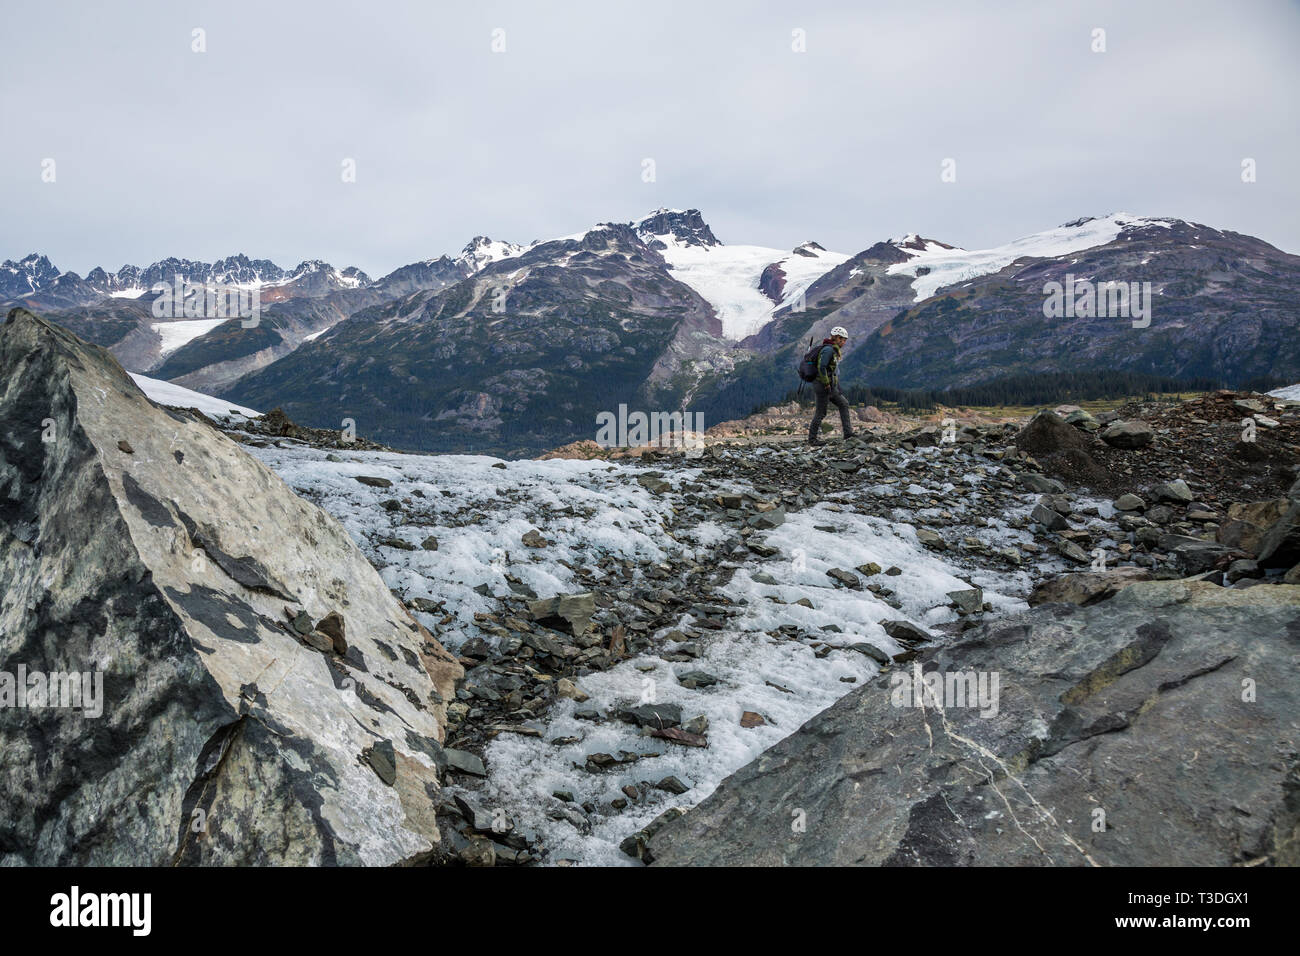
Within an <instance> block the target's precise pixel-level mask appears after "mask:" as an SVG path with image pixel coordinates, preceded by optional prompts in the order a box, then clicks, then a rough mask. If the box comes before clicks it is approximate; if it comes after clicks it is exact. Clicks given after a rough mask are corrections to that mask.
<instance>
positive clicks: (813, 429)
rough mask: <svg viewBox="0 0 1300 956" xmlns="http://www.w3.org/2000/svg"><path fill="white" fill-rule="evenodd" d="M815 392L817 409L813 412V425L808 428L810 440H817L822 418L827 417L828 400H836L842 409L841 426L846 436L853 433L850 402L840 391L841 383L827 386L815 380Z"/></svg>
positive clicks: (838, 406) (836, 404) (836, 403)
mask: <svg viewBox="0 0 1300 956" xmlns="http://www.w3.org/2000/svg"><path fill="white" fill-rule="evenodd" d="M813 392H814V393H815V394H816V395H817V411H815V412H813V420H812V425H811V426H809V428H808V440H809V441H816V439H817V434H818V432H819V431H820V430H821V427H822V419H823V418H825V417H826V403H827V402H834V403H835V406H836V407H837V408H838V409H839V410H840V427H841V428H843V429H844V437H845V438H848V437H849V436H850V435H852V434H853V423H852V422H851V421H850V420H849V403H848V400H847V399H846V398H845V397H844V396H843V395H842V394H841V393H840V387H839V385H831V386H830V387H827V386H825V385H823V384H822V383H821V382H813Z"/></svg>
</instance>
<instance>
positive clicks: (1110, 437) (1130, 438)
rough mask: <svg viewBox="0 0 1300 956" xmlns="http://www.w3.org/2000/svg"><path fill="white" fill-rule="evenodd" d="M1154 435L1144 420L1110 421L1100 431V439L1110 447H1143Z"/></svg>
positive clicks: (1153, 430) (1149, 442)
mask: <svg viewBox="0 0 1300 956" xmlns="http://www.w3.org/2000/svg"><path fill="white" fill-rule="evenodd" d="M1155 437H1156V433H1155V429H1153V428H1152V427H1151V426H1150V425H1148V424H1147V423H1146V422H1111V423H1110V424H1109V425H1107V426H1106V427H1105V428H1103V429H1102V431H1101V440H1102V441H1104V442H1105V443H1106V444H1107V445H1110V446H1111V447H1112V448H1145V447H1146V446H1147V445H1149V444H1151V442H1152V441H1153V440H1154V439H1155Z"/></svg>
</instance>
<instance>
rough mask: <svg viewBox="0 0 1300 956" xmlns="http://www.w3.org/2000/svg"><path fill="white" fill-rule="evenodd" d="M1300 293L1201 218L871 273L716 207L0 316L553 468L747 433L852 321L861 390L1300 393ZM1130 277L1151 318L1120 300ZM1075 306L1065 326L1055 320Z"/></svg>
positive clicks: (387, 431)
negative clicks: (397, 262) (1052, 378)
mask: <svg viewBox="0 0 1300 956" xmlns="http://www.w3.org/2000/svg"><path fill="white" fill-rule="evenodd" d="M178 275H179V276H181V277H182V278H183V279H185V280H186V281H190V282H194V283H200V284H212V283H218V284H223V285H238V286H240V287H243V288H247V289H254V288H255V289H257V290H258V292H259V295H260V297H261V302H262V310H261V315H260V320H259V322H258V323H257V324H256V325H255V326H254V327H251V328H246V327H244V323H242V322H241V321H239V320H237V319H230V320H222V319H220V318H185V319H178V320H160V319H158V318H156V317H155V316H154V315H153V311H152V305H153V301H154V298H155V293H154V292H152V291H151V289H152V287H153V285H154V284H155V283H157V282H164V283H170V282H171V281H172V280H173V278H174V277H175V276H178ZM1298 279H1300V257H1298V256H1295V255H1291V254H1289V253H1286V252H1283V251H1281V250H1279V249H1276V248H1275V247H1273V246H1271V245H1269V244H1267V243H1265V242H1263V241H1261V240H1259V239H1256V238H1253V237H1250V236H1245V235H1241V234H1238V233H1234V232H1228V231H1223V230H1219V229H1215V228H1211V227H1209V226H1204V225H1199V224H1195V223H1191V222H1186V221H1184V220H1180V219H1170V218H1153V217H1143V216H1135V215H1130V214H1124V213H1116V214H1112V215H1109V216H1104V217H1099V218H1083V219H1078V220H1075V221H1073V222H1070V223H1066V224H1065V225H1062V226H1060V227H1058V228H1055V229H1049V230H1046V231H1044V232H1041V233H1037V234H1034V235H1031V236H1028V237H1025V238H1022V239H1018V240H1016V241H1014V242H1010V243H1007V244H1006V245H1002V246H997V247H994V248H990V249H982V250H966V249H961V248H958V247H956V246H954V245H952V244H949V243H946V242H943V241H940V240H936V239H930V238H925V237H921V236H918V235H907V236H903V237H901V238H895V239H889V240H884V241H880V242H876V243H874V244H872V245H870V246H868V247H867V248H865V249H864V250H863V251H861V252H858V253H856V254H853V255H848V254H843V253H836V252H831V251H828V250H827V249H825V248H824V247H822V246H821V245H820V244H818V243H816V242H814V241H806V242H803V243H801V244H799V245H798V246H796V247H795V248H793V249H790V250H780V249H772V248H767V247H762V246H752V245H730V244H724V243H723V242H721V241H720V240H719V239H718V238H717V237H716V236H715V234H714V232H713V230H712V229H711V228H710V226H709V225H708V223H707V222H706V221H705V220H704V219H703V217H702V215H701V213H700V212H699V210H695V209H690V210H669V209H660V210H657V211H655V212H654V213H652V214H650V215H649V216H647V217H645V218H643V219H641V220H639V221H636V222H629V223H600V224H597V225H596V226H593V227H592V228H590V229H588V230H585V231H583V232H580V233H577V234H574V235H570V236H565V237H562V238H558V239H553V240H546V241H534V242H533V243H531V244H529V245H527V246H525V245H520V244H514V243H509V242H503V241H500V240H491V239H488V238H486V237H482V236H480V237H476V238H475V239H474V240H472V241H471V242H470V243H469V244H468V245H467V246H466V247H465V248H464V250H463V251H462V252H461V253H460V254H459V255H457V256H454V257H453V256H445V255H444V256H440V257H438V258H434V259H427V260H423V261H421V262H416V263H412V264H409V265H406V266H402V267H401V268H398V269H396V270H394V271H393V272H391V273H389V274H388V275H386V276H384V277H382V278H380V279H377V280H374V279H371V278H370V277H368V276H367V275H365V273H363V272H361V271H360V270H358V269H356V268H353V267H347V268H343V269H338V268H335V267H333V266H332V265H330V264H328V263H324V262H319V261H308V262H303V263H301V264H300V265H298V266H297V267H295V268H294V269H292V270H285V269H281V268H280V267H279V266H277V265H276V264H275V263H272V262H269V261H267V260H259V259H249V258H248V257H247V256H244V255H237V256H232V257H229V258H227V259H223V260H220V261H218V262H215V263H203V262H191V261H189V260H185V259H166V260H163V261H161V262H157V263H153V264H152V265H150V266H148V267H145V268H137V267H134V266H124V267H122V268H121V269H119V270H117V271H116V272H113V273H109V272H106V271H105V270H103V269H95V270H92V271H91V272H90V273H89V274H87V276H86V277H85V278H84V279H83V278H81V277H80V276H78V275H77V274H75V273H70V272H69V273H63V272H60V271H59V270H58V269H57V268H55V267H54V266H53V265H52V264H51V263H50V261H49V260H48V259H47V258H46V257H44V256H39V255H35V254H33V255H29V256H27V257H26V258H24V259H22V260H20V261H17V262H14V261H6V262H4V263H3V264H0V301H5V307H6V308H7V307H8V306H9V305H13V304H21V305H24V306H26V307H28V308H34V309H38V310H40V311H43V312H44V313H45V314H46V315H47V316H49V317H50V318H51V319H53V320H54V321H55V322H58V323H59V324H62V325H64V326H66V327H68V328H71V329H72V330H73V331H75V332H76V333H77V334H78V335H80V336H82V337H83V338H86V339H88V340H90V341H92V342H95V343H96V344H100V345H104V346H106V347H107V348H109V350H110V351H112V352H113V353H114V355H116V357H117V358H118V360H119V361H120V362H122V364H123V365H124V366H125V367H126V368H127V369H128V370H130V371H133V372H141V373H148V374H149V375H150V376H152V377H154V378H159V379H164V380H167V381H171V382H174V383H176V384H179V385H183V386H186V387H189V388H194V389H197V390H200V391H206V392H211V393H214V394H216V395H219V396H221V397H223V398H226V399H229V400H231V401H234V402H238V403H239V404H241V405H248V406H252V407H256V408H271V407H275V406H281V407H283V408H284V410H285V411H286V413H288V414H289V415H290V416H291V417H292V418H294V419H295V420H298V421H301V422H303V423H304V424H309V425H313V426H317V427H341V422H342V420H343V419H344V418H351V419H353V420H354V421H356V422H357V428H358V430H360V431H362V432H364V433H365V434H367V435H368V436H370V437H373V438H375V439H377V440H380V441H383V442H385V443H388V444H391V445H394V446H397V447H406V448H412V449H419V450H427V451H479V452H491V453H495V454H531V453H536V452H537V451H540V450H543V449H545V448H548V447H554V446H555V445H558V444H563V443H565V442H569V441H572V440H574V439H578V438H588V437H592V435H593V434H594V432H593V429H594V427H595V426H594V422H595V416H596V414H597V413H599V412H601V411H607V410H611V409H616V408H617V407H618V406H619V405H620V404H627V405H628V406H629V407H632V408H640V409H644V410H647V411H652V410H665V411H672V410H677V409H687V410H691V411H695V412H699V413H701V414H703V415H704V417H705V421H706V422H707V423H709V424H713V423H716V422H718V421H722V420H727V419H731V418H737V417H742V416H744V415H745V414H747V413H748V412H750V411H751V410H752V409H753V408H754V407H755V406H757V405H760V404H763V403H767V402H772V401H776V400H778V399H780V398H781V397H782V396H784V395H785V394H786V393H787V392H789V391H790V390H791V389H792V388H793V387H794V386H795V385H797V384H798V380H797V378H796V376H795V374H794V371H793V367H794V364H795V362H796V361H797V358H798V356H799V354H801V353H802V351H803V350H804V349H805V348H806V347H807V344H808V341H809V340H810V339H812V340H819V339H820V338H821V337H823V336H824V335H825V334H826V333H827V332H828V331H829V329H830V328H832V327H833V326H836V325H842V326H844V327H845V328H846V329H847V330H848V331H849V333H850V341H849V345H848V346H847V347H846V349H845V360H844V364H843V380H844V383H845V384H846V385H847V384H869V385H874V386H887V387H892V388H925V389H942V388H946V387H952V386H967V385H974V384H982V383H986V382H990V381H996V380H999V379H1003V378H1007V377H1009V376H1015V375H1026V374H1028V375H1053V374H1056V373H1059V372H1062V371H1072V372H1079V371H1097V372H1103V371H1128V372H1138V373H1144V374H1150V375H1160V376H1166V377H1173V378H1180V379H1183V378H1185V379H1193V378H1195V379H1207V378H1209V379H1215V380H1219V381H1222V382H1223V383H1224V384H1225V385H1234V384H1238V383H1240V382H1242V381H1247V380H1251V379H1257V378H1262V377H1270V376H1271V377H1276V378H1279V379H1286V380H1287V381H1288V382H1291V381H1296V380H1297V379H1300V335H1297V331H1300V330H1297V324H1298V323H1300V309H1298V306H1300V296H1298V295H1297V292H1296V290H1297V288H1300V285H1298V283H1297V280H1298ZM1108 282H1115V283H1123V284H1124V287H1125V290H1126V293H1127V292H1128V291H1129V290H1131V292H1132V297H1131V300H1129V301H1126V302H1123V303H1119V300H1117V299H1116V298H1115V297H1114V296H1113V295H1112V296H1111V297H1110V298H1109V300H1108V299H1107V297H1106V294H1105V291H1104V290H1105V285H1104V284H1105V283H1108ZM1053 288H1056V289H1064V290H1066V293H1065V296H1064V298H1065V299H1068V300H1069V306H1067V311H1066V312H1064V313H1061V312H1060V311H1059V309H1058V311H1057V312H1053V311H1052V310H1051V308H1050V306H1049V305H1047V304H1046V303H1047V302H1048V299H1049V295H1048V290H1049V289H1053ZM1078 289H1083V290H1084V292H1083V293H1078V292H1077V290H1078ZM1094 289H1096V290H1099V291H1098V292H1097V293H1096V294H1095V295H1094V293H1093V292H1091V291H1089V290H1094ZM1071 292H1074V293H1075V295H1073V296H1072V295H1071V294H1070V293H1071ZM1059 298H1060V297H1059V296H1058V300H1059ZM1076 299H1077V303H1076V301H1075V300H1076ZM6 300H7V301H6ZM1108 302H1109V305H1110V306H1111V309H1110V310H1109V311H1108V310H1107V308H1106V305H1107V303H1108ZM1117 303H1119V304H1123V305H1131V306H1132V307H1133V308H1132V314H1130V311H1128V310H1121V314H1116V312H1115V309H1114V307H1115V306H1116V305H1117ZM1076 304H1077V306H1078V307H1077V308H1076V307H1075V306H1076ZM1143 310H1146V317H1145V319H1143V318H1142V315H1141V313H1142V312H1143ZM1098 313H1100V314H1098Z"/></svg>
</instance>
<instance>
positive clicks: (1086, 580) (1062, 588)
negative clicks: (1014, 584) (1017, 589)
mask: <svg viewBox="0 0 1300 956" xmlns="http://www.w3.org/2000/svg"><path fill="white" fill-rule="evenodd" d="M1150 580H1151V572H1150V571H1148V570H1147V569H1146V568H1110V569H1109V570H1106V571H1076V572H1074V573H1072V574H1058V575H1056V576H1055V577H1052V578H1048V579H1047V580H1046V581H1043V582H1041V583H1039V584H1037V585H1035V586H1034V589H1033V590H1032V591H1031V592H1029V599H1028V600H1029V606H1030V607H1037V606H1038V605H1039V604H1084V605H1086V604H1098V603H1100V602H1101V601H1105V600H1106V599H1108V598H1112V597H1114V596H1115V595H1116V594H1118V593H1119V592H1120V591H1122V590H1124V588H1126V587H1128V586H1129V585H1130V584H1137V583H1138V582H1139V581H1150Z"/></svg>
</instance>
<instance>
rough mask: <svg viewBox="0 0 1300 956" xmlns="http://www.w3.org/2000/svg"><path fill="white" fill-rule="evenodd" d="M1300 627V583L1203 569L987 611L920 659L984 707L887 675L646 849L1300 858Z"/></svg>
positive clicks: (1116, 861)
mask: <svg viewBox="0 0 1300 956" xmlns="http://www.w3.org/2000/svg"><path fill="white" fill-rule="evenodd" d="M1298 633H1300V587H1295V586H1288V585H1268V586H1257V587H1253V588H1249V589H1246V590H1236V589H1228V588H1221V587H1218V586H1216V585H1213V584H1210V583H1208V582H1205V581H1196V582H1187V581H1151V582H1144V583H1137V584H1132V585H1130V586H1129V587H1127V588H1125V589H1124V590H1123V591H1121V592H1120V593H1119V594H1117V595H1116V596H1115V597H1113V598H1112V599H1111V600H1109V601H1107V602H1106V603H1104V604H1098V605H1095V606H1093V607H1075V606H1071V605H1064V604H1051V605H1046V606H1043V607H1038V608H1034V609H1032V610H1030V611H1028V612H1026V613H1024V614H1022V615H1018V616H1016V617H1012V618H1009V619H1006V620H1002V621H999V622H995V623H990V624H987V625H983V626H981V627H978V628H975V629H972V630H971V631H969V632H967V634H966V635H964V636H963V637H962V638H961V639H960V640H959V641H957V642H956V643H953V644H949V645H946V646H941V647H938V648H934V649H932V650H928V651H926V652H924V654H923V656H922V657H921V658H919V659H918V661H917V662H916V663H917V664H919V665H920V666H921V667H922V668H923V669H924V671H925V672H927V673H933V672H938V673H939V674H940V675H948V677H949V678H952V677H955V676H956V675H958V674H962V675H969V676H970V677H971V678H974V679H975V683H976V684H977V687H978V686H982V687H983V689H984V690H986V691H987V692H988V693H987V694H986V696H985V699H984V700H983V701H982V702H980V704H981V706H974V707H972V706H966V704H969V700H967V701H961V700H959V699H957V698H956V696H955V695H954V693H953V691H955V690H956V689H957V687H958V686H959V684H958V683H957V682H956V681H953V683H952V685H951V687H949V686H947V685H945V690H944V693H943V694H942V695H941V698H940V699H939V700H938V701H937V703H936V702H935V701H926V700H925V695H923V694H919V693H918V694H912V693H910V684H911V672H910V671H909V670H908V669H901V670H898V671H894V672H892V673H891V672H889V671H886V672H885V673H883V674H881V675H880V676H879V677H877V678H876V679H875V680H873V681H872V682H871V683H870V684H868V685H866V686H865V687H863V688H861V689H859V690H856V691H854V692H853V693H851V694H849V695H848V696H847V697H844V698H842V699H841V700H840V701H838V702H837V703H835V704H834V705H832V706H831V707H830V708H828V709H827V710H825V711H823V712H822V713H821V714H818V715H817V716H816V717H814V718H813V719H812V720H810V721H809V722H808V723H806V724H804V726H803V727H802V728H800V729H799V730H798V731H796V732H795V733H794V734H792V735H791V736H789V737H787V738H786V739H785V740H783V741H781V742H780V743H778V744H777V745H776V746H774V747H772V748H771V749H770V750H768V751H766V752H765V753H763V754H762V755H761V756H759V757H758V758H757V759H756V760H754V761H753V762H751V763H749V764H748V765H746V766H745V767H743V768H741V769H740V770H739V771H737V772H736V773H734V774H732V775H731V776H730V777H728V778H727V779H726V780H724V781H723V782H722V784H721V785H720V786H719V787H718V789H717V790H716V791H714V793H713V794H712V795H711V796H709V797H708V798H707V799H706V800H704V801H703V802H702V803H701V804H700V805H699V806H697V807H695V808H694V809H693V810H691V811H690V812H689V813H687V814H686V815H685V816H684V817H682V818H681V819H677V820H673V821H670V822H667V823H665V825H664V826H663V827H662V829H660V830H659V831H658V832H656V833H655V834H653V835H652V836H650V837H649V840H648V855H649V856H650V857H651V858H653V860H654V861H655V863H656V865H660V864H663V865H674V864H678V865H680V864H703V865H714V866H717V865H722V866H735V865H811V864H860V865H886V864H894V865H898V864H903V865H953V864H970V865H1010V866H1024V865H1074V866H1087V865H1090V864H1096V865H1118V866H1152V865H1167V864H1176V865H1207V866H1226V865H1231V864H1244V863H1260V862H1269V863H1273V864H1275V865H1279V866H1280V865H1296V864H1297V863H1300V758H1297V756H1296V750H1295V739H1294V738H1295V733H1294V725H1295V715H1296V714H1297V713H1300V681H1296V680H1295V679H1294V670H1295V663H1294V654H1295V641H1296V635H1297V634H1298ZM994 677H996V678H997V684H995V683H994ZM933 679H934V678H931V680H933ZM904 681H906V682H904ZM980 681H982V682H983V683H982V685H980ZM1257 682H1258V686H1256V684H1257ZM960 686H962V687H963V688H969V685H968V684H965V683H962V684H960ZM995 688H996V692H994V689H995ZM918 704H921V705H923V706H918Z"/></svg>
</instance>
